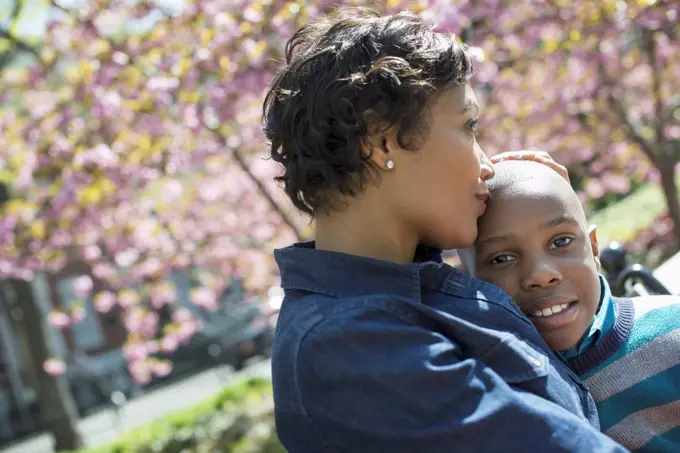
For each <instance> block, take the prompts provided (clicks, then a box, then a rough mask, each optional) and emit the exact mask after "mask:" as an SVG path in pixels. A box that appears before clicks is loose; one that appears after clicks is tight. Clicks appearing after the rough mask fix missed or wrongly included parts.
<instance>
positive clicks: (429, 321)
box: [272, 242, 626, 453]
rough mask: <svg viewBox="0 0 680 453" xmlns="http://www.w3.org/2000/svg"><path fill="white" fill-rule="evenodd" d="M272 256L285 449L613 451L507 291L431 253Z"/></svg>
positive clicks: (363, 452)
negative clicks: (399, 257)
mask: <svg viewBox="0 0 680 453" xmlns="http://www.w3.org/2000/svg"><path fill="white" fill-rule="evenodd" d="M275 256H276V260H277V263H278V265H279V268H280V269H281V281H282V287H283V288H284V290H285V299H284V301H283V305H282V307H281V312H280V314H279V320H278V325H277V331H276V339H275V343H274V349H273V352H272V373H273V383H274V401H275V408H276V425H277V430H278V434H279V437H280V439H281V441H282V442H283V444H284V446H285V447H286V448H287V449H288V452H289V453H340V452H348V453H406V452H408V453H420V452H423V453H454V452H455V453H465V452H474V453H487V452H488V453H499V452H503V453H513V452H518V453H519V452H521V453H528V452H541V453H553V452H583V453H586V452H587V453H594V452H597V453H604V452H607V453H609V452H617V453H618V452H625V451H626V450H624V449H623V448H622V447H620V446H618V445H617V444H615V443H614V442H613V441H612V440H610V439H609V438H607V437H605V436H604V435H603V434H601V433H600V432H599V431H598V429H599V425H598V418H597V412H596V409H595V405H594V403H593V400H592V398H591V397H590V394H589V393H588V392H587V390H586V389H585V387H584V386H583V384H582V382H581V381H580V379H579V378H578V377H577V376H576V375H574V374H573V373H572V372H571V371H570V370H569V369H568V368H567V366H566V365H565V364H564V363H563V362H562V361H561V359H559V358H558V356H557V355H555V354H554V353H552V352H551V351H550V349H549V348H548V347H547V345H546V344H545V343H544V342H543V340H542V339H541V337H540V335H539V334H538V332H537V331H536V329H535V328H534V327H533V325H532V324H531V322H530V321H529V319H528V318H527V317H526V316H524V314H522V313H521V311H520V310H519V309H518V307H517V305H516V304H515V303H514V302H513V301H512V299H510V297H509V296H507V295H506V294H505V293H503V292H502V291H501V290H500V289H499V288H498V287H496V286H494V285H491V284H489V283H484V282H481V281H479V280H476V279H473V278H471V277H469V276H467V275H466V274H464V273H462V272H460V271H458V270H456V269H454V268H452V267H451V266H448V265H446V264H443V263H441V257H440V254H439V253H438V252H437V251H434V250H432V249H425V248H421V249H420V250H419V253H418V256H417V259H416V262H414V263H413V264H407V265H401V264H395V263H389V262H384V261H379V260H374V259H370V258H362V257H358V256H353V255H346V254H342V253H336V252H328V251H322V250H316V249H314V243H311V242H310V243H304V244H296V245H294V246H292V247H288V248H285V249H281V250H277V251H276V253H275Z"/></svg>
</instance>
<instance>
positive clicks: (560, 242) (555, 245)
mask: <svg viewBox="0 0 680 453" xmlns="http://www.w3.org/2000/svg"><path fill="white" fill-rule="evenodd" d="M573 240H574V238H570V237H566V236H565V237H563V238H557V239H555V240H554V241H552V243H551V244H550V247H549V248H550V250H555V249H561V248H564V247H566V246H568V245H569V244H571V242H572V241H573Z"/></svg>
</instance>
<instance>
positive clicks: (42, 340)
mask: <svg viewBox="0 0 680 453" xmlns="http://www.w3.org/2000/svg"><path fill="white" fill-rule="evenodd" d="M9 198H10V194H9V189H8V188H7V186H6V185H5V184H0V206H2V205H3V204H4V203H5V202H6V201H8V200H9ZM7 283H8V284H6V285H3V286H0V291H3V294H1V295H0V296H5V295H6V294H7V293H6V292H4V291H5V289H6V288H7V287H9V288H10V289H11V290H13V293H14V296H15V299H14V301H15V303H16V304H17V306H18V307H19V308H20V309H21V311H22V316H21V317H20V319H19V320H17V321H16V323H17V327H18V329H17V330H18V331H20V332H23V333H24V335H25V338H26V340H27V343H28V349H29V351H30V354H29V357H25V359H26V360H30V361H31V365H32V368H33V370H35V375H36V381H37V385H36V388H35V391H36V394H37V396H38V403H39V405H40V413H41V416H42V419H43V421H44V422H45V424H46V426H47V429H48V430H49V431H50V432H51V433H52V436H53V437H54V447H55V450H56V451H61V450H78V449H79V448H82V447H83V441H82V438H81V436H80V433H78V429H77V423H78V411H77V409H76V403H75V401H74V400H73V395H72V394H71V390H70V389H69V385H68V380H67V378H66V376H50V375H49V374H47V373H46V372H45V370H44V369H43V364H44V363H45V361H46V360H47V359H49V358H51V357H54V349H53V346H52V343H51V339H50V335H49V333H50V332H49V329H50V327H49V325H48V324H47V318H46V316H44V314H43V311H42V310H41V309H40V305H39V304H38V300H37V299H36V297H35V294H34V292H33V287H32V286H31V283H30V282H27V281H24V280H16V279H12V280H9V281H8V282H7Z"/></svg>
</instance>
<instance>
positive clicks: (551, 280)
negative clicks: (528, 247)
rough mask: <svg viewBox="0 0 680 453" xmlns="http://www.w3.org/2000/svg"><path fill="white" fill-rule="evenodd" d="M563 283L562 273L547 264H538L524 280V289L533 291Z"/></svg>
mask: <svg viewBox="0 0 680 453" xmlns="http://www.w3.org/2000/svg"><path fill="white" fill-rule="evenodd" d="M561 282H562V273H561V272H560V271H559V269H557V267H555V266H553V265H551V264H550V263H547V262H539V263H536V264H535V265H534V266H533V267H532V269H531V270H530V271H529V272H528V275H527V276H526V278H525V279H524V282H523V285H522V286H523V287H524V288H523V289H524V290H525V291H531V290H536V289H542V288H550V287H553V286H557V285H558V284H560V283H561Z"/></svg>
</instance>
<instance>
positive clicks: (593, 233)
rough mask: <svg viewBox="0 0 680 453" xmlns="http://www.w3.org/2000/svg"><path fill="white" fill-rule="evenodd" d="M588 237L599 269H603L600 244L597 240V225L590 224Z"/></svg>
mask: <svg viewBox="0 0 680 453" xmlns="http://www.w3.org/2000/svg"><path fill="white" fill-rule="evenodd" d="M588 238H589V239H590V250H591V251H592V252H593V258H594V259H595V264H596V265H597V270H598V271H601V270H602V264H601V263H600V244H599V243H598V242H597V225H590V226H589V227H588Z"/></svg>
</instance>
